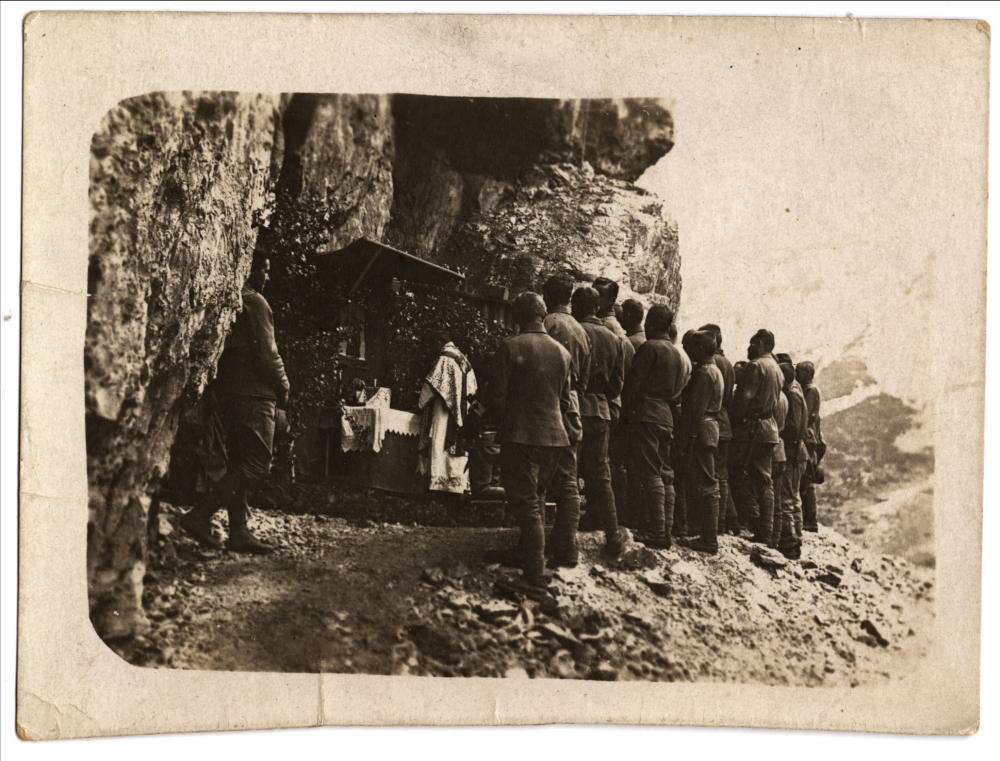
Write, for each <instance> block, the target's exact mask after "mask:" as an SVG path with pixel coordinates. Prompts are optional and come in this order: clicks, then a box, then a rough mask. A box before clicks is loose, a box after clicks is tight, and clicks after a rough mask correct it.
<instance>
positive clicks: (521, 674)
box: [503, 666, 531, 679]
mask: <svg viewBox="0 0 1000 761" xmlns="http://www.w3.org/2000/svg"><path fill="white" fill-rule="evenodd" d="M503 676H504V679H530V678H531V677H530V676H528V672H527V671H525V670H524V669H523V668H521V667H520V666H512V667H510V668H509V669H507V670H506V671H505V672H504V675H503Z"/></svg>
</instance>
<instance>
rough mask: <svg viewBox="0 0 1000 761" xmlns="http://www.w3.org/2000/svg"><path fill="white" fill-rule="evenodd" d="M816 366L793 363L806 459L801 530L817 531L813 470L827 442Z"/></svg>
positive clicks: (814, 470) (820, 458)
mask: <svg viewBox="0 0 1000 761" xmlns="http://www.w3.org/2000/svg"><path fill="white" fill-rule="evenodd" d="M815 377H816V368H815V367H814V366H813V363H812V362H799V364H797V365H796V366H795V378H796V380H797V381H798V382H799V383H800V384H801V386H802V394H803V396H804V397H805V400H806V435H805V442H806V450H807V452H808V462H807V464H806V466H805V468H804V469H803V476H802V487H801V509H802V530H803V531H819V523H818V521H817V518H816V470H817V468H818V467H819V463H820V460H822V459H823V453H824V452H826V444H824V443H823V433H822V431H821V429H820V414H819V408H820V393H819V388H818V387H817V386H816V383H815Z"/></svg>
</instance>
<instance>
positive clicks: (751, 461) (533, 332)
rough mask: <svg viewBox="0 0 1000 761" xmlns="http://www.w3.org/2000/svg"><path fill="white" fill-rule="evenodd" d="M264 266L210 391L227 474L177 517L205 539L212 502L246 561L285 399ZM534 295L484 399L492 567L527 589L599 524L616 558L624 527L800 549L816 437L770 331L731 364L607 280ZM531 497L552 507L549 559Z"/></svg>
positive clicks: (808, 374)
mask: <svg viewBox="0 0 1000 761" xmlns="http://www.w3.org/2000/svg"><path fill="white" fill-rule="evenodd" d="M269 267H270V263H269V262H268V261H267V259H265V258H257V259H255V260H254V262H253V265H252V268H251V274H250V277H249V278H248V279H247V281H246V284H245V285H244V288H243V292H242V300H243V309H242V310H241V312H240V313H239V314H238V315H237V318H236V322H235V324H234V326H233V329H232V331H231V332H230V334H229V336H228V337H227V339H226V346H225V351H224V352H223V354H222V358H221V359H220V361H219V368H218V376H217V378H216V381H215V383H214V384H213V396H214V398H215V407H216V410H217V412H218V415H219V416H220V418H221V422H222V426H223V428H224V429H225V441H226V448H227V456H228V469H227V472H226V474H225V476H224V477H223V478H222V480H221V481H219V482H218V483H217V484H215V485H214V486H213V487H212V488H211V489H210V490H209V491H208V492H207V493H206V494H205V495H204V496H203V497H202V498H201V500H199V502H198V503H197V504H196V505H195V506H194V508H193V509H192V510H191V511H190V512H188V513H186V514H185V515H184V516H183V517H182V519H181V526H182V527H183V528H184V529H185V530H186V531H187V532H188V533H189V534H190V535H191V536H193V537H194V538H195V539H197V540H198V541H199V542H201V543H202V544H204V545H206V546H209V547H212V548H216V549H220V548H221V547H222V543H221V541H220V540H219V539H218V538H217V537H216V536H215V534H214V531H213V528H212V523H211V521H212V517H213V516H214V514H215V513H216V512H217V511H218V510H220V509H226V510H227V511H228V513H229V539H228V543H227V545H226V547H227V548H228V549H229V550H231V551H236V552H248V553H254V554H266V553H269V552H272V551H273V549H274V548H273V546H271V545H269V544H266V543H264V542H261V541H260V540H259V539H257V538H256V537H254V536H253V534H251V532H250V531H249V529H248V527H247V515H248V507H247V495H248V493H249V490H250V489H251V487H252V486H253V485H254V484H255V483H256V482H257V481H259V479H260V478H262V477H263V476H265V475H266V474H267V473H268V471H269V470H270V465H271V450H272V441H273V436H274V428H275V415H276V408H277V407H278V406H280V405H281V404H283V403H284V402H285V401H286V400H287V398H288V392H289V384H288V378H287V375H286V374H285V369H284V364H283V363H282V360H281V357H280V355H279V354H278V349H277V346H276V345H275V341H274V325H273V318H272V315H271V309H270V307H269V306H268V304H267V301H266V300H265V299H264V297H263V296H262V295H261V293H262V291H263V290H264V287H265V285H266V284H267V281H268V271H269ZM543 293H544V298H543V297H542V296H540V295H538V294H537V293H532V292H527V293H522V294H521V295H520V296H518V297H517V299H516V300H515V301H514V304H513V311H514V317H515V320H516V322H517V324H518V326H519V332H518V334H517V335H516V336H514V337H513V338H509V339H507V340H506V341H505V342H504V343H503V344H502V346H501V347H500V348H499V349H498V350H497V352H496V354H495V357H494V373H493V378H492V380H491V383H490V384H489V386H490V388H489V391H487V392H486V393H485V394H483V396H485V397H486V401H487V403H488V406H489V408H490V410H489V413H490V414H489V417H491V418H492V419H493V420H494V421H495V423H496V424H497V431H496V438H495V441H496V443H497V444H499V448H500V452H499V461H500V463H499V464H500V480H501V484H502V486H503V488H504V492H505V497H506V500H507V503H508V505H509V507H510V508H512V510H513V511H514V512H515V513H516V514H517V515H518V517H519V522H520V534H519V537H520V538H519V542H518V546H517V547H516V548H514V550H512V551H502V552H500V553H499V554H500V558H499V559H500V560H501V562H504V561H506V562H508V563H509V564H514V565H517V566H520V567H521V568H522V569H523V571H524V573H523V575H522V577H521V582H522V583H524V584H525V585H527V586H529V587H540V586H544V583H545V581H546V578H547V572H546V565H547V564H548V565H550V566H574V565H576V564H577V562H578V550H577V532H578V531H579V530H596V529H603V530H604V535H605V543H606V550H607V552H608V553H609V554H611V555H613V556H615V555H620V554H621V553H622V551H623V548H624V539H625V537H624V534H623V532H622V527H623V526H624V527H628V528H631V529H633V530H634V531H635V532H636V534H637V536H638V538H639V539H640V540H641V541H642V542H643V543H645V544H646V545H647V546H650V547H654V548H669V547H670V546H671V542H672V541H673V539H674V538H676V539H677V541H678V543H680V544H683V545H684V546H687V547H689V548H692V549H694V550H698V551H700V552H705V553H710V554H714V553H716V552H718V537H719V535H720V534H724V533H726V532H731V533H734V534H741V535H743V536H744V537H745V538H750V539H753V540H754V541H757V542H761V543H763V544H766V545H768V546H769V547H775V548H777V549H779V550H780V551H781V552H783V553H784V554H785V555H786V556H788V557H798V555H799V552H800V546H801V537H802V532H803V531H816V530H817V524H816V496H815V486H814V484H815V482H816V480H817V478H816V472H817V471H816V464H817V458H818V457H821V456H822V447H823V445H822V437H821V434H820V417H819V406H820V396H819V391H818V390H817V388H816V386H815V385H814V384H813V382H812V381H813V375H814V368H813V366H812V364H811V363H809V362H800V363H799V364H798V365H797V366H793V365H792V361H791V358H790V357H789V356H788V355H787V354H777V355H775V354H774V353H773V352H774V336H773V335H772V334H771V333H770V332H769V331H767V330H759V331H757V333H755V334H754V336H753V337H752V338H751V339H750V346H749V349H748V350H747V360H748V361H746V362H737V363H736V364H735V365H733V364H731V363H730V361H729V359H727V358H726V356H725V354H724V353H723V351H722V332H721V331H720V330H719V328H718V326H716V325H705V326H704V327H703V328H701V329H700V330H697V331H688V332H687V333H686V334H685V335H684V337H683V339H682V342H681V348H680V349H678V348H677V346H676V345H675V342H676V339H677V330H676V328H675V327H674V316H673V314H672V313H671V311H670V310H669V309H668V308H667V307H665V306H654V307H652V308H650V309H649V311H648V312H647V313H645V314H644V309H643V306H642V305H641V304H640V303H639V302H637V301H634V300H628V301H626V302H625V303H624V304H622V305H621V306H620V307H619V308H618V309H617V310H616V306H617V304H616V302H617V298H618V285H617V284H616V283H615V282H613V281H611V280H609V279H607V278H598V279H597V280H595V281H594V282H593V285H592V286H584V287H580V288H576V287H575V281H574V279H573V278H572V277H570V276H569V275H562V274H560V275H555V276H553V277H551V278H549V279H548V280H547V281H546V283H545V285H544V288H543ZM619 315H620V316H619ZM644 317H645V319H643V318H644ZM449 345H450V344H449ZM456 351H457V350H456ZM463 387H464V386H463ZM817 452H819V454H818V455H817ZM581 479H582V480H583V482H584V484H585V496H586V501H585V504H586V508H587V509H586V512H585V513H584V514H583V516H582V517H581V502H582V500H581V495H580V488H579V484H580V480H581ZM730 482H731V483H732V489H731V490H730V488H729V485H730ZM546 498H548V499H550V500H551V501H552V502H554V503H555V515H554V527H553V530H552V534H551V541H550V542H549V547H548V550H549V556H550V557H549V561H548V563H546V558H545V550H546V547H545V533H544V532H545V525H546V520H545V506H546Z"/></svg>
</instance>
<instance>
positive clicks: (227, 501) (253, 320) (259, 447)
mask: <svg viewBox="0 0 1000 761" xmlns="http://www.w3.org/2000/svg"><path fill="white" fill-rule="evenodd" d="M270 266H271V264H270V262H269V261H268V260H267V259H266V258H255V259H254V261H253V264H252V265H251V271H250V277H249V278H247V281H246V283H245V284H244V286H243V291H242V298H243V310H242V311H241V312H239V313H238V314H237V315H236V322H235V323H233V329H232V330H231V331H230V333H229V336H228V337H227V338H226V345H225V349H224V350H223V352H222V357H220V359H219V367H218V374H217V376H216V379H215V383H214V384H213V385H212V391H213V393H214V395H215V399H216V403H217V405H218V410H219V416H220V418H221V420H222V423H223V428H224V430H225V438H226V449H227V454H228V466H227V471H226V475H225V476H223V478H222V480H221V481H219V483H218V484H216V485H215V487H214V488H212V489H211V490H210V491H209V492H208V493H207V494H206V495H205V497H204V498H203V499H202V500H201V501H200V502H199V503H198V504H197V505H195V507H194V508H192V509H191V511H190V512H188V513H187V514H186V515H184V517H183V518H182V519H181V526H182V527H183V528H184V530H185V531H187V532H188V533H189V534H190V535H191V536H193V537H194V538H195V539H197V540H198V541H199V542H201V543H202V544H203V545H206V546H208V547H211V548H213V549H221V547H222V545H221V543H220V542H219V540H218V539H217V538H216V537H215V535H214V534H213V533H212V524H211V520H212V516H213V515H215V513H216V511H218V510H219V509H220V508H222V507H226V508H227V509H228V511H229V541H228V543H227V544H226V547H227V549H229V550H231V551H233V552H249V553H255V554H261V555H262V554H267V553H269V552H272V551H273V550H274V548H273V547H272V546H271V545H268V544H265V543H263V542H261V541H259V540H258V539H257V538H256V537H254V536H253V534H251V533H250V530H249V529H248V528H247V514H248V506H247V492H248V490H249V489H250V487H251V485H252V484H253V483H255V482H256V481H257V480H259V479H260V478H262V477H263V476H266V475H267V474H268V472H270V469H271V447H272V443H273V440H274V415H275V409H276V405H278V404H284V403H285V401H286V400H287V399H288V389H289V386H288V377H287V376H286V375H285V366H284V363H283V362H282V361H281V356H280V355H279V354H278V347H277V345H276V344H275V342H274V318H273V316H272V314H271V307H270V306H269V305H268V303H267V300H266V299H265V298H264V297H263V296H262V295H261V292H262V291H263V290H264V287H265V286H266V285H267V281H268V271H269V270H270Z"/></svg>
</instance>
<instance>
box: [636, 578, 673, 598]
mask: <svg viewBox="0 0 1000 761" xmlns="http://www.w3.org/2000/svg"><path fill="white" fill-rule="evenodd" d="M639 578H640V579H641V580H642V581H643V583H645V584H646V586H647V587H649V588H650V590H651V591H652V592H653V594H655V595H659V596H660V597H670V595H671V594H672V593H673V588H672V587H671V586H670V581H669V580H667V579H665V578H663V576H661V575H659V574H656V573H646V574H643V575H642V576H640V577H639Z"/></svg>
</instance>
